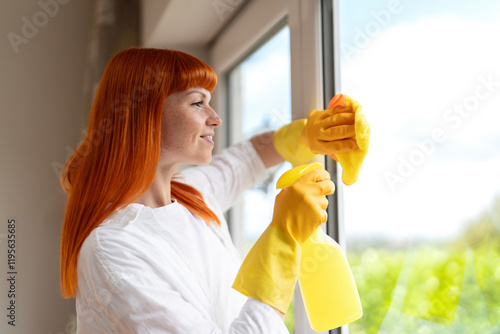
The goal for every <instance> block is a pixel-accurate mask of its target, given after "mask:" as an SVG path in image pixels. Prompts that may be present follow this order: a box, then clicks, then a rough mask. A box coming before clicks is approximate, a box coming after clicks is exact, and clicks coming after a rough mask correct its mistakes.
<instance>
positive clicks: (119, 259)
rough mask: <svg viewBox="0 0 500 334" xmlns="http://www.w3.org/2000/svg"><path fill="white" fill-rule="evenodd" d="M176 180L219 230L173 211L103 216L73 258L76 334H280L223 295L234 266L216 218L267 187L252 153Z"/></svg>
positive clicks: (241, 149) (268, 311)
mask: <svg viewBox="0 0 500 334" xmlns="http://www.w3.org/2000/svg"><path fill="white" fill-rule="evenodd" d="M181 175H182V179H180V181H182V182H185V183H187V184H190V185H192V186H194V187H195V188H197V189H198V190H199V191H200V192H201V193H202V194H203V196H204V199H205V202H206V203H207V205H208V206H209V207H210V208H211V209H212V210H213V211H214V212H215V213H216V214H217V216H218V217H219V219H220V221H221V227H219V226H218V225H216V224H215V223H214V224H211V225H208V224H206V223H205V221H204V220H202V219H201V218H199V217H197V216H193V215H192V214H191V213H190V212H189V211H188V210H187V209H186V208H185V207H183V206H182V205H181V204H180V203H178V202H174V203H172V204H170V205H167V206H164V207H161V208H154V209H152V208H149V207H146V206H143V205H141V204H131V205H128V206H127V207H126V208H124V209H122V210H120V211H118V212H116V213H114V214H113V215H111V216H110V217H109V218H108V219H106V220H105V221H104V222H103V223H101V224H100V225H99V227H97V228H96V229H95V230H94V231H92V233H91V234H90V235H89V236H88V237H87V239H86V240H85V242H84V244H83V245H82V248H81V250H80V253H79V256H78V267H77V268H78V290H77V298H76V307H77V328H78V329H77V330H78V333H79V334H81V333H91V334H97V333H120V334H122V333H123V334H125V333H155V334H156V333H158V334H159V333H242V334H243V333H252V334H256V333H283V334H285V333H288V331H287V329H286V327H285V325H284V323H283V321H282V320H281V318H280V317H279V316H278V314H277V313H276V312H275V310H274V309H273V308H271V307H270V306H269V305H267V304H264V303H262V302H260V301H257V300H255V299H252V298H247V297H245V296H243V295H242V294H240V293H239V292H237V291H235V290H233V289H232V288H231V286H232V284H233V281H234V278H235V277H236V273H237V271H238V269H239V266H240V264H241V260H240V257H239V255H238V253H237V251H236V248H235V247H234V245H233V244H232V241H231V238H230V235H229V231H228V227H227V223H226V221H225V220H224V216H223V212H224V211H225V210H227V209H228V208H229V207H230V206H231V205H232V204H233V202H234V200H235V199H236V198H237V197H238V195H239V194H240V193H241V192H242V191H243V190H245V189H248V188H250V187H252V186H253V185H254V184H255V183H257V182H260V181H263V180H264V179H265V178H266V177H267V174H266V171H265V167H264V165H263V163H262V161H261V160H260V158H259V157H258V155H257V153H256V152H255V150H254V148H253V146H252V144H251V143H250V142H244V143H241V144H239V145H236V146H234V147H231V148H229V149H226V150H225V151H224V152H223V153H222V154H220V155H216V156H214V157H213V159H212V162H211V163H210V164H209V165H206V166H197V167H193V168H189V169H187V170H185V171H183V172H182V173H181Z"/></svg>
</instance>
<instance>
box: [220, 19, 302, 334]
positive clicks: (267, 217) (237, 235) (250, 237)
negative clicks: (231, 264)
mask: <svg viewBox="0 0 500 334" xmlns="http://www.w3.org/2000/svg"><path fill="white" fill-rule="evenodd" d="M290 77H291V74H290V31H289V28H288V27H285V28H283V29H281V30H280V31H279V32H278V33H277V34H276V35H274V36H273V37H272V38H271V39H270V40H269V41H267V42H266V43H265V44H264V45H262V46H261V47H260V48H259V49H258V50H256V51H255V52H254V53H252V54H251V55H250V56H249V57H248V58H246V59H245V60H244V61H243V62H241V63H240V64H239V65H238V66H236V67H235V68H234V69H233V70H231V72H230V73H229V96H230V98H229V116H228V118H229V123H230V124H229V133H230V141H231V143H237V142H239V141H241V140H243V139H248V138H251V137H252V136H254V135H256V134H258V133H262V132H266V131H269V130H275V129H277V128H279V127H280V126H282V125H285V124H287V123H290V121H291V118H292V117H291V82H290V80H291V79H290ZM270 145H272V144H270ZM290 168H291V165H290V164H289V163H284V164H281V165H280V166H278V167H276V168H274V169H273V170H272V172H271V174H272V175H271V176H270V177H269V179H268V180H267V181H266V182H264V183H262V184H259V185H257V186H256V187H255V188H253V189H251V190H247V191H245V192H244V193H243V196H242V198H241V200H240V202H239V204H238V205H236V206H235V207H234V209H232V210H231V212H230V220H229V223H230V228H231V235H232V237H233V240H234V242H235V244H236V246H237V247H238V248H239V250H240V252H241V254H242V255H243V256H245V255H246V254H247V253H248V251H249V250H250V248H251V247H252V245H253V244H254V243H255V241H256V240H257V239H258V238H259V236H260V235H261V234H262V232H263V231H264V230H265V229H266V227H267V226H268V225H269V223H270V222H271V219H272V213H273V208H274V198H275V197H276V195H277V194H278V191H277V190H276V189H275V187H276V181H277V179H278V177H279V176H280V175H281V174H283V173H284V172H285V171H286V170H288V169H290ZM286 322H287V327H288V328H289V330H290V332H291V333H293V305H292V306H291V309H290V310H289V312H288V313H287V317H286Z"/></svg>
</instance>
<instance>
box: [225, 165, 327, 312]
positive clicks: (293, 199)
mask: <svg viewBox="0 0 500 334" xmlns="http://www.w3.org/2000/svg"><path fill="white" fill-rule="evenodd" d="M298 168H300V167H298ZM334 190H335V185H334V184H333V182H332V181H331V180H330V175H329V174H328V172H327V171H326V170H324V169H323V168H321V169H314V170H312V171H310V172H308V173H306V174H304V176H302V177H301V178H300V179H299V180H297V182H295V183H294V184H292V185H291V186H289V187H286V188H284V189H283V190H282V191H281V192H280V193H279V194H278V196H276V202H275V205H274V214H273V219H272V221H271V224H270V225H269V226H268V228H267V229H266V230H265V231H264V233H263V234H262V236H261V237H260V238H259V239H258V240H257V242H256V243H255V245H254V246H253V247H252V249H251V250H250V252H249V253H248V255H247V257H246V258H245V260H244V261H243V264H242V265H241V267H240V270H239V272H238V275H237V276H236V279H235V281H234V284H233V288H234V289H235V290H237V291H239V292H241V293H242V294H244V295H246V296H249V297H252V298H255V299H257V300H260V301H262V302H264V303H266V304H268V305H270V306H272V307H274V308H276V309H278V310H280V311H281V312H283V313H285V312H286V311H287V309H288V305H289V304H290V301H291V299H292V296H293V292H294V289H295V285H296V282H297V277H298V271H299V265H300V258H301V247H300V245H301V244H302V243H303V242H304V241H305V240H307V239H308V238H309V237H310V236H311V234H312V233H313V232H314V231H315V230H316V229H317V228H318V226H320V225H321V224H322V223H324V222H325V221H326V219H327V214H326V211H325V210H326V208H327V206H328V200H327V199H326V198H325V195H329V194H333V192H334Z"/></svg>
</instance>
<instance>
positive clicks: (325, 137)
mask: <svg viewBox="0 0 500 334" xmlns="http://www.w3.org/2000/svg"><path fill="white" fill-rule="evenodd" d="M346 101H347V103H346ZM357 109H359V114H360V115H361V116H362V114H361V107H360V106H359V104H358V103H357V102H355V101H353V100H352V99H351V98H350V97H348V96H347V95H342V94H338V95H336V96H335V97H334V98H333V99H332V101H330V105H329V106H328V110H313V111H311V112H310V113H309V116H308V118H307V120H306V119H301V120H297V121H294V122H292V123H290V124H288V125H285V126H283V127H281V128H280V129H278V130H277V131H275V132H274V136H273V144H274V147H275V148H276V151H278V153H279V154H280V155H281V156H282V157H283V158H284V159H285V160H287V161H290V162H291V163H292V164H293V165H294V166H298V165H302V164H305V163H307V162H309V161H311V160H312V159H313V158H314V156H315V155H316V154H323V155H326V154H329V155H331V154H333V155H337V154H341V153H346V152H351V151H355V150H357V149H358V148H359V147H358V146H359V145H357V144H356V141H357V140H358V141H359V140H360V139H359V138H358V136H360V135H359V134H358V125H356V124H358V123H359V120H358V119H361V118H360V117H359V116H356V114H357V113H356V112H355V110H357ZM362 118H363V120H364V123H365V124H366V125H368V123H366V119H364V116H362ZM359 131H363V129H360V130H359ZM368 139H369V134H368ZM365 154H366V153H365Z"/></svg>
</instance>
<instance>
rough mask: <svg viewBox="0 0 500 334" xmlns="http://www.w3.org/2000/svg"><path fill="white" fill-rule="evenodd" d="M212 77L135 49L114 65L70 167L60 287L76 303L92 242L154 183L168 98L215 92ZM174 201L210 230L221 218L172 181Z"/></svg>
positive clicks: (167, 56)
mask: <svg viewBox="0 0 500 334" xmlns="http://www.w3.org/2000/svg"><path fill="white" fill-rule="evenodd" d="M216 84H217V76H216V74H215V72H214V70H213V69H212V68H211V67H210V66H208V65H207V64H205V63H204V62H202V61H201V60H199V59H197V58H195V57H193V56H190V55H188V54H186V53H183V52H180V51H174V50H164V49H145V48H131V49H127V50H124V51H121V52H119V53H118V54H116V55H115V56H114V57H113V58H112V59H111V60H110V62H109V63H108V65H107V67H106V70H105V71H104V74H103V77H102V79H101V82H100V84H99V87H98V90H97V92H96V96H95V100H94V103H93V105H92V110H91V114H90V120H89V125H88V131H87V134H86V137H85V139H84V140H83V142H82V143H81V144H80V146H79V147H78V149H77V150H76V151H75V153H74V154H73V155H72V156H71V158H70V159H69V160H68V161H67V163H66V165H65V167H64V169H63V171H62V174H61V182H62V185H63V188H64V190H66V191H67V192H68V195H69V196H68V202H67V205H66V213H65V216H64V225H63V229H62V238H61V287H62V294H63V296H64V297H65V298H69V297H72V296H76V291H77V259H78V253H79V251H80V248H81V247H82V244H83V242H84V241H85V239H86V238H87V236H88V235H89V234H90V232H92V230H94V229H95V228H96V227H97V226H98V225H99V224H100V223H101V222H102V221H103V220H104V219H106V218H107V217H109V216H110V215H111V214H112V213H113V212H115V211H117V210H119V209H121V208H123V207H125V206H127V205H128V204H130V203H132V202H133V201H134V200H135V199H137V198H138V197H140V196H141V195H142V194H143V193H144V192H145V191H146V190H147V189H148V188H149V187H150V186H151V184H152V182H153V179H154V177H155V171H156V166H157V164H158V161H159V155H160V139H161V136H160V135H161V134H160V130H161V116H162V110H163V103H164V101H165V98H166V97H167V96H169V95H170V94H172V93H175V92H179V91H184V90H186V89H188V88H190V87H203V88H205V89H207V90H208V91H210V92H212V91H213V89H214V88H215V85H216ZM171 192H172V197H173V198H175V199H176V200H177V201H178V202H179V203H181V204H182V205H184V206H185V207H187V208H188V209H189V210H190V211H191V213H193V214H195V215H198V216H200V217H201V218H203V219H204V220H205V221H206V222H207V223H209V222H212V221H215V222H216V223H217V224H220V221H219V219H218V218H217V216H216V215H215V214H214V213H213V212H212V211H211V210H210V209H209V208H208V207H207V205H206V204H205V202H204V200H203V197H202V195H201V194H200V192H198V191H197V190H196V189H194V188H193V187H190V186H188V185H186V184H183V183H180V182H177V181H172V184H171Z"/></svg>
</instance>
